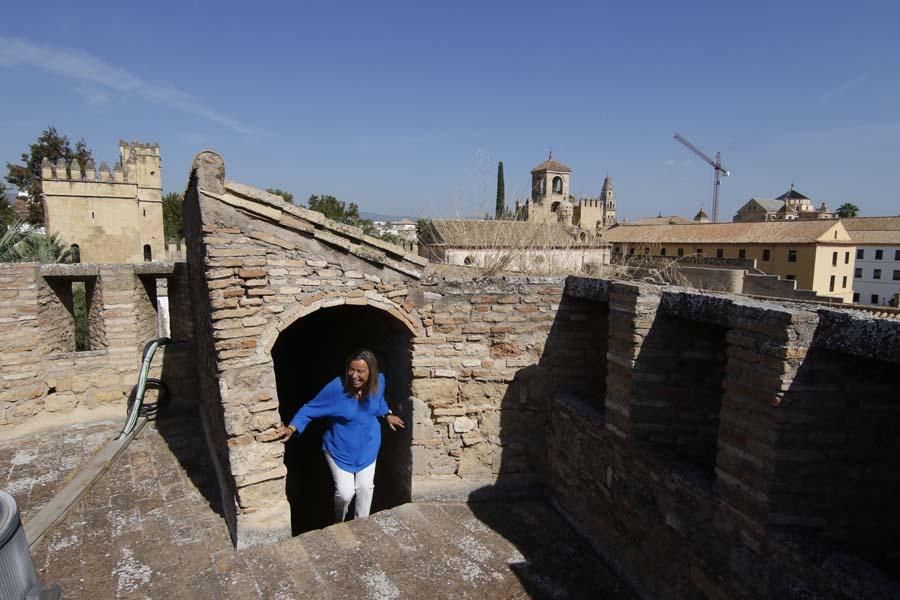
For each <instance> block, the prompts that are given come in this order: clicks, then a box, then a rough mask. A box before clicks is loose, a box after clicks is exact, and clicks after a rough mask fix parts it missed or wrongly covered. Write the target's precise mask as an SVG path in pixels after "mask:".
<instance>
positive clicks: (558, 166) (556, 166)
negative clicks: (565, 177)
mask: <svg viewBox="0 0 900 600" xmlns="http://www.w3.org/2000/svg"><path fill="white" fill-rule="evenodd" d="M538 171H558V172H560V173H571V172H572V169H570V168H569V167H567V166H566V165H564V164H562V163H561V162H559V161H558V160H553V159H552V158H550V159H547V160H545V161H544V162H542V163H541V164H539V165H538V166H536V167H535V168H533V169H532V170H531V172H532V173H536V172H538Z"/></svg>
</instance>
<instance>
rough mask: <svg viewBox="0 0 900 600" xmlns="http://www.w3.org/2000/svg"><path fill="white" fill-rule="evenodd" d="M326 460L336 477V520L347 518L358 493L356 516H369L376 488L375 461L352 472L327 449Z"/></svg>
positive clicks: (332, 474)
mask: <svg viewBox="0 0 900 600" xmlns="http://www.w3.org/2000/svg"><path fill="white" fill-rule="evenodd" d="M325 460H326V461H327V462H328V468H329V469H331V476H332V477H333V478H334V520H335V521H336V522H338V523H339V522H341V521H343V520H344V519H346V518H347V509H348V508H349V507H350V501H351V500H353V495H354V493H355V494H356V505H355V507H354V508H355V509H356V513H355V514H356V517H357V518H359V517H368V516H369V509H370V508H372V491H373V490H374V489H375V462H377V461H373V462H372V464H371V465H369V466H368V467H366V468H365V469H363V470H362V471H360V472H359V473H350V472H349V471H345V470H343V469H342V468H340V467H339V466H338V465H337V463H335V462H334V459H333V458H331V455H330V454H329V453H328V452H327V451H326V452H325Z"/></svg>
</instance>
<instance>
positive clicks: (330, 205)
mask: <svg viewBox="0 0 900 600" xmlns="http://www.w3.org/2000/svg"><path fill="white" fill-rule="evenodd" d="M306 204H307V205H308V206H309V208H310V209H311V210H314V211H317V212H320V213H322V214H323V215H325V216H326V217H328V218H329V219H332V220H334V221H338V222H340V223H346V224H347V225H352V226H353V227H359V228H360V229H362V230H363V233H365V234H366V235H377V232H376V231H375V225H373V224H372V221H370V220H369V219H363V218H362V217H360V216H359V206H357V205H356V203H355V202H350V203H349V204H348V203H346V202H342V201H340V200H338V199H337V198H335V197H334V196H329V195H322V196H319V195H316V194H313V195H312V196H310V197H309V200H307V202H306Z"/></svg>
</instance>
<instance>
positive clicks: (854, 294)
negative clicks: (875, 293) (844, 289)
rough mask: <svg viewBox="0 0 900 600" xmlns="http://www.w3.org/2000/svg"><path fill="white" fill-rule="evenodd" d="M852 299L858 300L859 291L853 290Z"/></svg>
mask: <svg viewBox="0 0 900 600" xmlns="http://www.w3.org/2000/svg"><path fill="white" fill-rule="evenodd" d="M853 301H854V302H859V292H853Z"/></svg>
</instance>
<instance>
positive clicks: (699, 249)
mask: <svg viewBox="0 0 900 600" xmlns="http://www.w3.org/2000/svg"><path fill="white" fill-rule="evenodd" d="M694 254H696V255H697V256H703V248H697V249H695V250H694Z"/></svg>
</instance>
